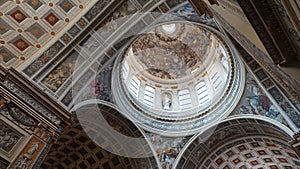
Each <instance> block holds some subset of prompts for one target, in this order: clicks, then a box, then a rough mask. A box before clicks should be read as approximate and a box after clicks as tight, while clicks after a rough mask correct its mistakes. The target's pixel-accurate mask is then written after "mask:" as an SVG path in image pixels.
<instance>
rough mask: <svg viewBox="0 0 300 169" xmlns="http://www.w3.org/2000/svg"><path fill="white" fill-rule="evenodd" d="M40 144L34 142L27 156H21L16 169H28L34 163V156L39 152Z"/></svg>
mask: <svg viewBox="0 0 300 169" xmlns="http://www.w3.org/2000/svg"><path fill="white" fill-rule="evenodd" d="M38 148H39V142H32V143H31V147H30V148H29V149H28V150H27V152H26V154H24V155H23V156H21V157H20V158H19V160H18V161H17V162H16V164H15V166H14V167H13V168H14V169H27V168H29V167H30V165H31V163H32V160H31V158H32V155H33V154H34V153H35V152H36V151H37V150H38Z"/></svg>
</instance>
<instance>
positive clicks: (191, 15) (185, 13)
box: [171, 3, 218, 28]
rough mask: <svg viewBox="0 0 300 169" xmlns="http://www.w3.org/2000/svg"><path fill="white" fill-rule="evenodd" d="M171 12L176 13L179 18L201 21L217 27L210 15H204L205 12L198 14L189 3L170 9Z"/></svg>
mask: <svg viewBox="0 0 300 169" xmlns="http://www.w3.org/2000/svg"><path fill="white" fill-rule="evenodd" d="M171 14H172V15H176V16H177V17H180V18H183V19H186V20H191V21H196V22H201V23H205V24H207V25H209V26H212V27H214V28H218V27H217V24H216V22H215V20H214V19H213V18H212V17H210V16H209V15H206V14H203V15H201V16H199V15H198V14H197V13H196V11H195V10H194V9H193V7H192V5H191V4H189V3H187V4H185V5H183V6H182V7H180V8H178V9H176V10H174V11H172V12H171Z"/></svg>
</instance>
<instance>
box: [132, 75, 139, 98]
mask: <svg viewBox="0 0 300 169" xmlns="http://www.w3.org/2000/svg"><path fill="white" fill-rule="evenodd" d="M140 85H141V81H140V80H139V79H138V78H137V77H136V76H133V77H132V79H131V82H130V86H129V91H130V93H131V94H132V95H134V96H135V97H138V95H139V90H140Z"/></svg>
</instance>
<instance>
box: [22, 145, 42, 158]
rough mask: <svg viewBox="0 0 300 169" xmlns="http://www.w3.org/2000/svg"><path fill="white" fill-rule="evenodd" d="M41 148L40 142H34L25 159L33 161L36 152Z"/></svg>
mask: <svg viewBox="0 0 300 169" xmlns="http://www.w3.org/2000/svg"><path fill="white" fill-rule="evenodd" d="M38 148H39V143H38V142H32V144H31V147H30V148H29V149H28V151H27V153H26V154H24V157H25V158H27V159H28V160H31V157H32V155H33V154H34V153H35V152H36V150H37V149H38Z"/></svg>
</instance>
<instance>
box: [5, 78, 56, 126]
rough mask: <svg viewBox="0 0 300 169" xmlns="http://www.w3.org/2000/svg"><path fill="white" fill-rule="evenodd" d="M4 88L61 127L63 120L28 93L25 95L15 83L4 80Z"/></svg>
mask: <svg viewBox="0 0 300 169" xmlns="http://www.w3.org/2000/svg"><path fill="white" fill-rule="evenodd" d="M0 84H2V85H3V86H5V87H6V88H7V89H8V90H9V91H11V92H12V93H14V94H15V95H17V96H18V97H20V98H22V99H23V101H24V102H26V103H27V104H29V105H30V106H32V107H33V108H34V109H36V110H37V111H38V112H40V113H41V114H43V115H44V116H46V117H47V118H48V119H49V120H51V121H52V122H53V123H55V124H56V125H60V123H61V120H60V119H59V118H58V117H57V116H56V115H54V114H52V113H51V112H50V111H49V110H47V109H46V108H45V107H44V106H42V105H41V104H39V103H38V102H37V101H36V100H34V99H33V98H31V97H30V96H29V95H28V94H27V93H25V92H24V91H23V90H21V89H20V88H19V87H18V86H16V85H15V84H14V83H13V82H11V81H10V80H4V81H3V82H0Z"/></svg>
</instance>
